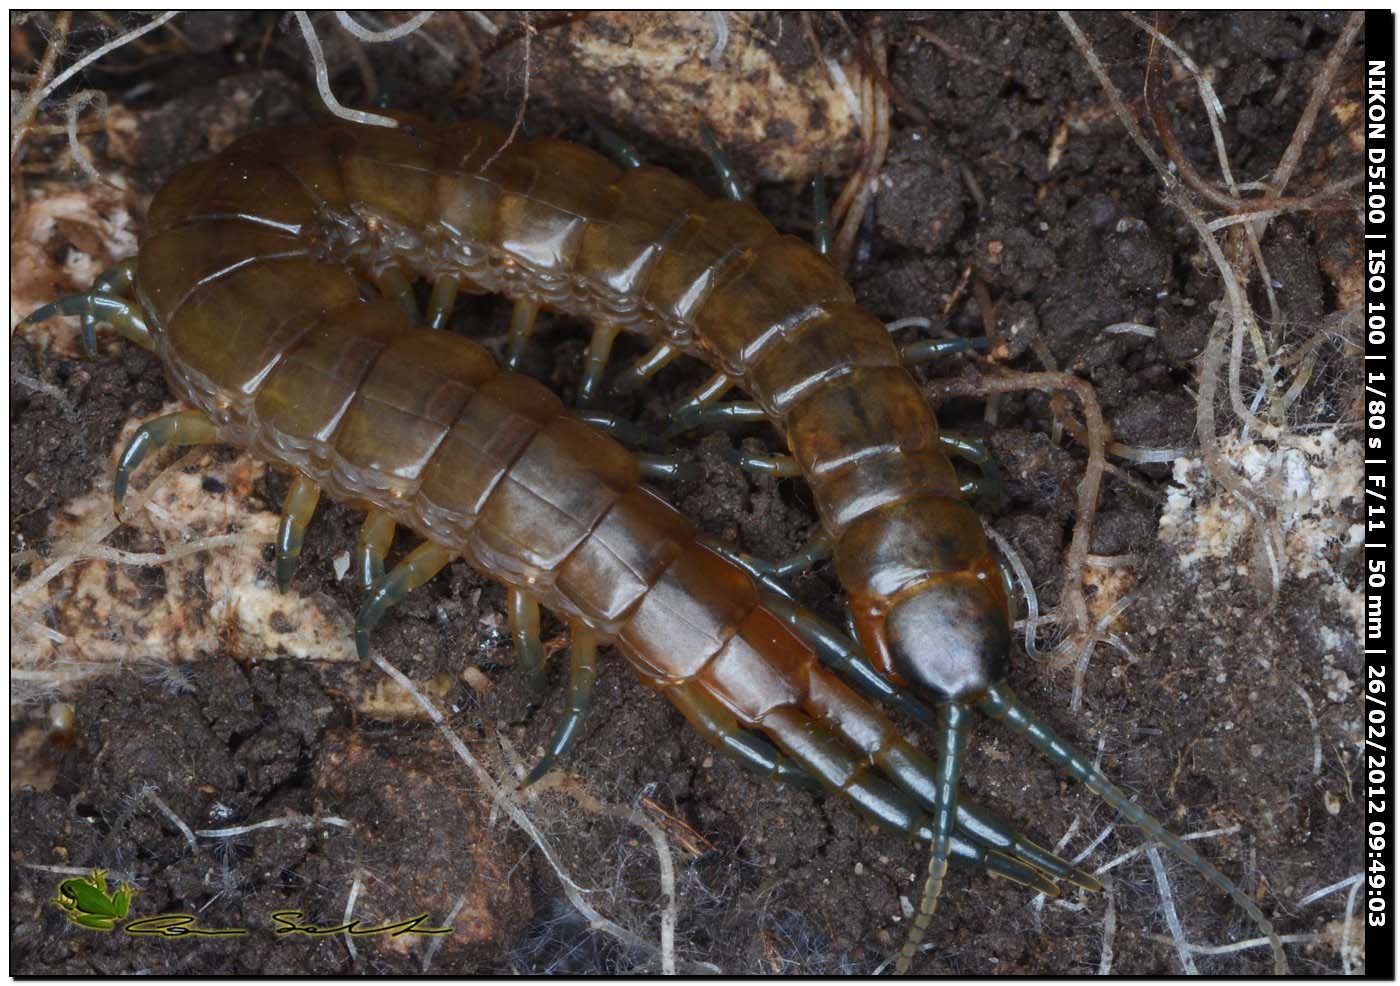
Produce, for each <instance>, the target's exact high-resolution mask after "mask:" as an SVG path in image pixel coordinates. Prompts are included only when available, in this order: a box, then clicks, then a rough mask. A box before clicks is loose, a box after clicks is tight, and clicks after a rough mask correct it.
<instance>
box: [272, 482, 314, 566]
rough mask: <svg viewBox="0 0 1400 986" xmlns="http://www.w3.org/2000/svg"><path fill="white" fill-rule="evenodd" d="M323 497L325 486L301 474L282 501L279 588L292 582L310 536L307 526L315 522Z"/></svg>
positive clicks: (278, 556)
mask: <svg viewBox="0 0 1400 986" xmlns="http://www.w3.org/2000/svg"><path fill="white" fill-rule="evenodd" d="M320 499H321V487H319V486H317V485H316V484H315V483H313V482H312V481H311V480H309V479H307V478H306V477H305V476H297V477H296V478H295V479H293V480H292V485H291V488H290V489H289V490H287V499H286V500H285V501H283V503H282V521H281V523H280V524H279V525H278V527H277V563H276V572H277V588H278V590H279V591H281V592H286V591H287V587H288V586H290V585H291V584H292V572H293V571H295V570H296V564H297V559H298V558H300V557H301V546H302V543H303V541H304V540H305V539H306V527H307V525H308V524H310V523H311V515H312V514H314V513H315V512H316V503H317V501H318V500H320Z"/></svg>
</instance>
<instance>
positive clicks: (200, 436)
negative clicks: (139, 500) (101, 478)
mask: <svg viewBox="0 0 1400 986" xmlns="http://www.w3.org/2000/svg"><path fill="white" fill-rule="evenodd" d="M218 440H219V435H218V429H216V428H215V427H214V423H213V422H212V421H210V420H209V419H208V417H206V416H205V415H204V413H203V412H202V411H176V412H174V413H173V414H166V415H162V416H161V417H159V418H153V419H152V420H150V421H147V422H146V423H145V424H143V425H142V426H141V427H140V428H138V429H136V434H134V435H132V436H131V441H130V442H128V443H127V445H126V448H125V449H124V450H123V451H122V454H121V458H119V459H118V460H117V475H116V479H115V480H114V482H113V484H112V499H113V500H114V502H115V504H116V506H117V508H118V509H120V508H121V504H122V501H123V500H125V499H126V490H127V485H128V484H129V483H130V481H131V474H132V473H133V472H135V471H136V468H137V467H138V466H140V465H141V463H142V462H144V461H145V459H146V456H148V455H150V454H151V453H152V452H154V451H155V450H156V449H159V448H164V447H165V446H167V445H210V444H213V443H214V442H217V441H218Z"/></svg>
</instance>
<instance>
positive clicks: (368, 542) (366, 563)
mask: <svg viewBox="0 0 1400 986" xmlns="http://www.w3.org/2000/svg"><path fill="white" fill-rule="evenodd" d="M395 527H396V525H395V523H394V518H392V517H390V516H389V515H388V514H387V513H385V512H384V511H382V510H371V511H370V512H369V514H368V515H367V516H366V517H365V523H364V526H363V527H361V528H360V536H359V538H358V539H357V540H356V542H355V581H356V582H358V583H359V584H360V586H361V588H363V589H364V590H365V591H366V592H369V591H370V590H372V589H373V588H374V586H375V583H377V582H378V581H379V580H380V579H381V578H383V577H384V559H385V558H386V557H387V556H388V554H389V547H390V545H392V544H393V543H394V529H395Z"/></svg>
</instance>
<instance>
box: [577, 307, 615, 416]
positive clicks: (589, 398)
mask: <svg viewBox="0 0 1400 986" xmlns="http://www.w3.org/2000/svg"><path fill="white" fill-rule="evenodd" d="M619 328H620V327H619V326H618V325H617V323H615V322H599V323H598V325H597V326H596V327H595V328H594V329H593V336H592V338H590V339H589V340H588V353H587V355H586V356H585V357H584V363H583V379H581V380H580V381H579V385H578V401H579V403H580V404H590V403H592V402H593V401H594V400H596V399H597V397H598V391H599V387H600V386H601V385H602V382H603V372H604V371H605V370H606V369H607V368H608V358H609V357H610V356H611V355H612V347H613V341H614V340H615V339H616V338H617V333H618V331H619Z"/></svg>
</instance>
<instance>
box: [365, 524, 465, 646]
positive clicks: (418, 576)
mask: <svg viewBox="0 0 1400 986" xmlns="http://www.w3.org/2000/svg"><path fill="white" fill-rule="evenodd" d="M451 560H452V552H450V551H448V550H447V549H446V548H444V547H443V546H442V545H440V544H437V543H436V542H433V541H425V542H423V543H422V544H420V545H419V546H418V547H416V548H414V549H413V551H411V552H410V553H409V555H408V557H407V558H405V559H404V560H403V561H401V562H399V563H398V564H397V565H395V566H394V568H393V570H392V571H391V572H389V574H388V575H385V576H384V577H383V578H382V579H380V580H379V582H378V584H376V585H375V587H374V590H373V591H372V592H371V593H370V594H369V598H367V599H366V600H365V601H364V604H363V605H361V606H360V611H359V612H358V613H356V614H355V650H356V652H357V653H358V654H359V655H360V660H362V661H367V660H369V634H370V631H371V630H373V629H374V628H375V627H376V626H378V625H379V621H380V620H382V619H383V618H384V614H385V613H387V612H388V611H389V608H390V607H392V606H394V605H396V604H397V603H398V602H399V601H400V600H401V599H403V597H404V596H406V595H408V594H409V593H410V592H412V591H413V590H414V589H417V588H418V587H419V586H421V585H422V584H423V583H425V582H427V581H428V580H429V579H431V578H432V577H433V576H434V575H436V574H437V573H438V572H441V571H442V570H443V569H444V568H446V567H447V563H448V562H450V561H451Z"/></svg>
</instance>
